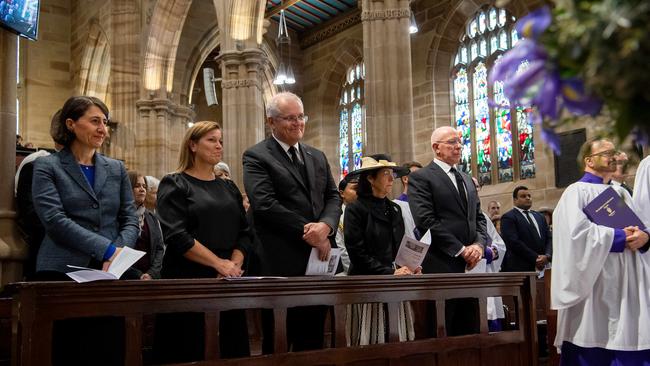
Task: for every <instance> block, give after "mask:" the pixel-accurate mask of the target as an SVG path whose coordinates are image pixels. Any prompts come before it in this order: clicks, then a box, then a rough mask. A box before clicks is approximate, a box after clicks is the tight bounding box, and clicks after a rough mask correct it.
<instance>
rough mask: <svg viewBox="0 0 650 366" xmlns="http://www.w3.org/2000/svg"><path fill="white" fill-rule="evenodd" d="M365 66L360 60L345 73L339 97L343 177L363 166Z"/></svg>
mask: <svg viewBox="0 0 650 366" xmlns="http://www.w3.org/2000/svg"><path fill="white" fill-rule="evenodd" d="M365 75H366V70H365V67H364V66H363V63H362V62H359V63H357V64H355V65H353V66H352V67H350V68H349V69H348V71H347V73H346V74H345V81H344V82H343V86H342V88H341V98H340V99H339V164H340V166H341V179H343V178H344V177H345V176H346V175H347V174H348V173H349V172H351V171H353V170H354V169H357V168H359V167H361V157H362V156H363V145H364V140H365V133H364V131H365V128H364V126H365V121H366V109H365V103H364V99H363V80H364V77H365Z"/></svg>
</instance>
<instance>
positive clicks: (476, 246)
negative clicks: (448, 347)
mask: <svg viewBox="0 0 650 366" xmlns="http://www.w3.org/2000/svg"><path fill="white" fill-rule="evenodd" d="M461 146H462V141H461V139H460V135H459V132H458V131H457V130H455V129H454V128H452V127H450V126H445V127H440V128H437V129H436V130H434V131H433V133H432V134H431V148H432V150H433V152H434V154H435V158H434V160H433V161H432V162H431V163H430V164H429V165H427V166H426V167H424V168H422V169H420V170H417V171H415V172H413V173H412V174H411V175H410V178H409V205H410V206H411V212H412V213H413V219H414V221H415V225H416V227H417V229H418V232H420V233H422V235H424V234H425V233H426V232H427V230H430V231H431V246H430V247H429V251H428V252H427V255H426V257H425V259H424V262H423V263H422V272H423V273H464V272H465V270H467V269H472V268H474V267H475V266H476V264H478V262H479V261H480V260H481V258H483V251H484V249H485V242H486V238H487V229H486V223H485V217H484V216H483V213H482V211H481V201H480V200H479V197H478V192H477V191H476V188H474V183H472V180H471V179H470V177H469V176H468V175H467V174H465V173H462V172H459V171H458V169H457V164H458V163H459V162H460V157H461ZM477 308H478V302H477V301H476V299H475V298H461V299H453V300H447V301H446V306H445V312H446V313H445V318H446V324H447V334H448V335H463V334H470V333H477V332H478V330H479V318H478V317H477V315H478V311H477ZM434 310H435V309H432V308H431V307H429V311H430V312H433V311H434ZM431 316H432V317H433V319H435V316H433V315H431ZM433 323H434V322H431V324H433ZM429 331H430V332H431V333H432V334H435V328H433V327H432V328H430V329H429Z"/></svg>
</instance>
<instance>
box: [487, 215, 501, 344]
mask: <svg viewBox="0 0 650 366" xmlns="http://www.w3.org/2000/svg"><path fill="white" fill-rule="evenodd" d="M483 216H485V222H486V224H487V225H486V226H487V233H488V240H487V245H486V246H485V256H486V258H487V257H489V258H487V259H488V263H487V266H486V267H485V268H486V272H487V273H497V272H501V263H503V258H504V257H505V255H506V243H505V242H504V241H503V239H502V238H501V235H499V232H498V231H497V228H496V227H494V224H493V223H492V220H490V218H489V216H488V215H487V214H486V213H485V212H483ZM487 313H488V314H487V318H488V326H489V329H490V331H491V332H497V331H500V330H503V328H502V326H501V325H502V324H501V320H500V319H504V318H505V317H506V314H505V312H504V311H503V300H502V299H501V296H498V297H488V298H487Z"/></svg>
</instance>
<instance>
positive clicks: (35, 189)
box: [32, 96, 139, 365]
mask: <svg viewBox="0 0 650 366" xmlns="http://www.w3.org/2000/svg"><path fill="white" fill-rule="evenodd" d="M55 118H56V121H55V124H56V127H55V128H53V129H52V138H53V139H54V141H55V142H56V143H58V144H60V145H62V146H63V149H62V150H61V151H59V152H57V153H56V154H52V155H49V156H44V157H41V158H39V159H36V160H35V161H34V178H33V185H32V195H33V202H34V209H35V210H36V213H37V214H38V217H39V219H40V221H41V223H42V224H43V227H44V228H45V237H44V238H43V241H42V243H41V247H40V249H39V251H38V257H37V261H36V271H37V272H36V275H35V279H37V280H40V281H67V280H70V279H69V278H68V277H67V276H66V275H65V273H67V272H69V271H73V270H74V269H71V268H70V267H68V265H74V266H81V267H91V268H95V269H102V270H107V269H108V267H109V266H110V264H111V263H112V261H113V260H114V259H115V257H116V256H117V254H118V253H119V252H120V250H121V248H122V247H124V246H129V247H133V246H134V244H135V242H136V239H137V237H138V231H139V227H138V218H137V216H136V213H135V205H134V203H133V191H132V190H131V185H130V183H129V178H128V176H127V173H126V169H125V167H124V164H123V163H122V162H120V161H118V160H114V159H110V158H107V157H104V156H103V155H101V154H99V153H98V152H97V150H98V149H99V148H100V147H101V146H102V144H103V143H104V140H105V139H106V136H107V134H108V129H107V127H106V124H107V122H108V108H107V107H106V105H105V104H104V103H103V102H102V101H101V100H99V99H97V98H95V97H86V96H78V97H71V98H69V99H68V100H67V101H66V102H65V104H64V105H63V108H62V109H61V110H60V111H59V112H57V114H56V117H55ZM123 334H124V323H123V320H120V319H113V318H111V317H106V318H93V319H84V318H81V319H71V320H69V321H67V320H66V321H64V322H60V324H58V325H57V324H55V326H54V336H53V339H54V340H55V342H54V344H53V347H52V351H53V353H52V358H53V363H54V364H62V365H71V364H85V365H91V364H93V365H98V364H110V365H114V364H123V362H124V359H123V358H124V338H123ZM97 355H102V357H101V358H98V357H97Z"/></svg>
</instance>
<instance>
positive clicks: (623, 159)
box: [609, 151, 632, 196]
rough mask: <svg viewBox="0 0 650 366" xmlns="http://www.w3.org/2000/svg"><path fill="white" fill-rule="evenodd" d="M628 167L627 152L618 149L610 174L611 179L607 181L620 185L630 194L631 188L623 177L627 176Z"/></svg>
mask: <svg viewBox="0 0 650 366" xmlns="http://www.w3.org/2000/svg"><path fill="white" fill-rule="evenodd" d="M627 168H628V157H627V154H626V153H624V152H623V151H619V152H618V153H617V154H616V170H615V171H614V172H613V173H612V174H611V179H610V181H609V184H610V185H613V186H621V187H623V189H625V190H626V191H627V193H629V194H630V196H631V195H632V188H631V187H630V186H629V185H627V183H626V182H625V178H626V177H627V175H628V174H627V170H628V169H627Z"/></svg>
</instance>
